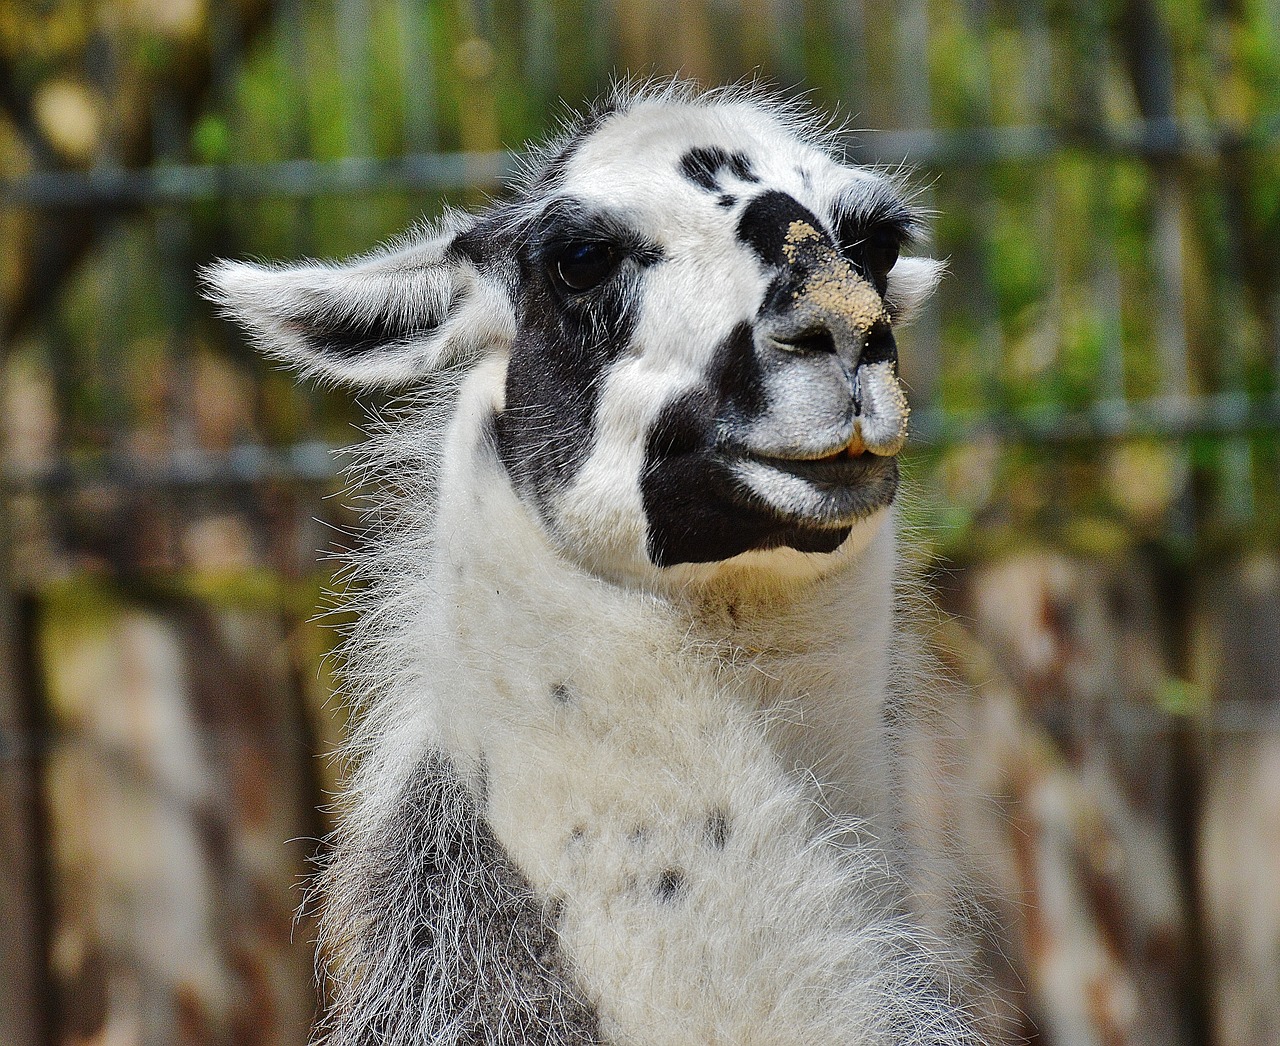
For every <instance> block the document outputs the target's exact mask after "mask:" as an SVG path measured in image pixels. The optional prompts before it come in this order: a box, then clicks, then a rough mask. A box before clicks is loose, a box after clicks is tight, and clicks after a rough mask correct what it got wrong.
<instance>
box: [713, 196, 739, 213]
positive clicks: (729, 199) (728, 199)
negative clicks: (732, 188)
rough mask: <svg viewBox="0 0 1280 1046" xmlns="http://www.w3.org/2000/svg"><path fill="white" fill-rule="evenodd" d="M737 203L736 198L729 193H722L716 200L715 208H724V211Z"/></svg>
mask: <svg viewBox="0 0 1280 1046" xmlns="http://www.w3.org/2000/svg"><path fill="white" fill-rule="evenodd" d="M737 202H738V198H737V197H736V196H734V195H733V193H731V192H727V193H722V194H721V195H720V198H719V199H718V200H716V206H717V207H724V208H725V209H726V210H727V209H728V208H730V207H732V206H733V205H734V204H735V203H737Z"/></svg>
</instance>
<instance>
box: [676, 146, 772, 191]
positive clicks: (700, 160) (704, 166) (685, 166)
mask: <svg viewBox="0 0 1280 1046" xmlns="http://www.w3.org/2000/svg"><path fill="white" fill-rule="evenodd" d="M723 170H728V171H729V173H731V174H732V175H733V176H734V177H735V178H737V179H738V180H739V181H743V182H758V181H759V180H760V179H759V178H758V177H756V173H755V171H753V170H752V169H751V160H750V158H749V157H748V156H747V154H746V153H741V152H734V153H731V152H728V151H727V150H725V149H721V148H720V147H719V146H718V145H711V146H700V147H698V148H696V149H690V150H689V151H688V152H687V153H685V154H684V155H683V156H682V157H680V173H681V174H682V175H683V176H684V177H685V178H687V179H688V180H689V181H691V182H693V184H694V185H696V186H698V188H700V189H705V190H706V191H707V192H719V191H720V172H721V171H723Z"/></svg>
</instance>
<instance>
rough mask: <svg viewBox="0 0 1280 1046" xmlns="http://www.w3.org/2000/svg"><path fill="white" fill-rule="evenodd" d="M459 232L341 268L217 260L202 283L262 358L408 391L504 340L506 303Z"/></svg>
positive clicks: (509, 320)
mask: <svg viewBox="0 0 1280 1046" xmlns="http://www.w3.org/2000/svg"><path fill="white" fill-rule="evenodd" d="M462 228H463V226H462V225H461V223H459V222H455V223H453V227H451V228H447V229H441V230H436V231H434V232H432V233H428V234H419V235H417V236H415V237H411V238H409V239H407V240H405V241H402V242H400V243H397V244H393V245H391V246H389V247H384V248H382V249H381V250H378V251H375V252H373V253H372V254H368V255H365V256H363V257H360V258H355V259H353V260H351V261H349V262H346V263H340V264H331V263H325V262H302V263H299V264H295V265H256V264H250V263H247V262H236V261H219V262H215V263H214V264H213V265H210V266H209V267H208V268H206V269H205V270H204V271H203V272H202V273H201V275H202V277H203V279H204V281H205V286H206V294H207V296H208V297H209V298H210V299H211V300H212V301H214V302H215V303H217V304H218V305H219V306H221V307H222V309H223V311H224V312H225V313H226V315H227V316H229V317H230V318H232V319H234V320H236V321H237V322H239V323H240V324H242V325H243V326H244V327H245V328H246V329H247V330H248V331H249V333H250V334H252V335H253V337H254V338H255V340H256V341H257V342H258V343H259V344H260V345H261V347H262V348H263V350H264V351H265V352H266V353H267V354H268V355H270V356H273V357H275V358H276V359H278V360H281V361H283V362H284V363H287V364H289V365H290V366H293V367H296V368H298V369H299V370H300V371H302V372H303V373H304V374H306V375H307V376H315V377H319V378H321V379H322V380H328V381H333V382H340V383H344V384H350V385H359V386H366V387H367V386H383V387H389V386H395V385H404V384H407V383H410V382H412V381H414V380H416V379H420V378H422V377H423V376H425V375H427V374H430V373H432V372H433V371H436V370H440V369H441V368H444V367H448V366H450V365H451V364H454V363H458V362H460V361H461V360H463V359H465V358H469V357H472V356H476V355H478V354H479V353H480V352H482V351H483V350H484V349H485V348H486V347H487V346H488V345H490V344H492V343H493V342H494V341H495V340H505V339H504V335H505V338H509V337H510V331H511V328H512V327H513V326H514V316H513V315H512V312H511V306H510V303H509V302H508V301H507V300H506V299H505V297H503V296H501V295H498V294H496V293H495V290H494V288H492V287H491V286H490V284H489V281H487V280H485V279H484V278H483V277H482V276H481V274H480V273H479V271H478V270H477V269H476V267H475V264H474V263H473V262H472V261H470V260H469V259H468V258H467V257H466V256H465V255H464V254H462V252H460V251H457V250H454V249H452V246H453V242H454V240H455V238H456V236H457V234H458V233H459V232H461V231H462Z"/></svg>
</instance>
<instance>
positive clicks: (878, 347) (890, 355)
mask: <svg viewBox="0 0 1280 1046" xmlns="http://www.w3.org/2000/svg"><path fill="white" fill-rule="evenodd" d="M897 362H898V343H897V342H896V341H894V339H893V328H891V327H890V326H889V324H888V323H883V322H881V323H877V324H875V325H874V326H873V327H872V328H871V330H869V331H867V338H866V341H865V342H864V343H863V346H862V352H861V353H860V354H859V355H858V365H859V366H862V365H863V364H870V363H897Z"/></svg>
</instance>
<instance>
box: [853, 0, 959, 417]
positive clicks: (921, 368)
mask: <svg viewBox="0 0 1280 1046" xmlns="http://www.w3.org/2000/svg"><path fill="white" fill-rule="evenodd" d="M899 15H900V17H899V18H898V20H897V21H896V22H895V24H894V27H893V34H894V37H893V39H894V45H895V51H896V53H897V57H898V60H897V62H896V63H895V67H896V68H897V70H898V74H897V77H896V81H895V84H894V88H895V91H896V95H897V110H896V112H895V113H894V116H895V120H894V123H895V125H896V126H897V127H900V128H912V129H923V128H928V127H931V126H932V124H933V96H932V84H931V80H930V76H929V39H930V25H929V7H928V3H927V0H906V2H905V3H903V4H902V5H901V7H900V8H899ZM863 32H864V39H865V33H866V25H865V23H864V26H863ZM868 46H869V42H868ZM864 54H865V52H864ZM885 93H888V92H885ZM877 108H879V109H881V111H884V103H881V104H880V105H878V106H877ZM906 159H908V160H910V157H907V158H906ZM934 203H935V196H934V193H933V190H932V188H926V189H925V190H924V191H923V193H922V194H921V200H920V204H921V206H922V207H923V208H925V209H927V210H932V209H934ZM903 363H904V371H905V373H906V376H907V378H908V381H909V383H910V385H911V389H912V394H913V396H914V398H915V400H916V401H917V402H919V403H920V404H921V405H922V406H925V405H929V406H936V405H938V399H939V390H940V387H941V379H942V369H943V358H942V319H941V315H940V313H939V310H938V306H937V303H936V301H931V302H930V303H929V304H927V305H926V306H925V308H924V310H923V311H922V312H921V314H920V316H919V317H917V319H916V321H915V323H914V324H913V326H912V327H911V330H910V331H909V332H908V351H907V352H906V353H905V354H904V360H903Z"/></svg>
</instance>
